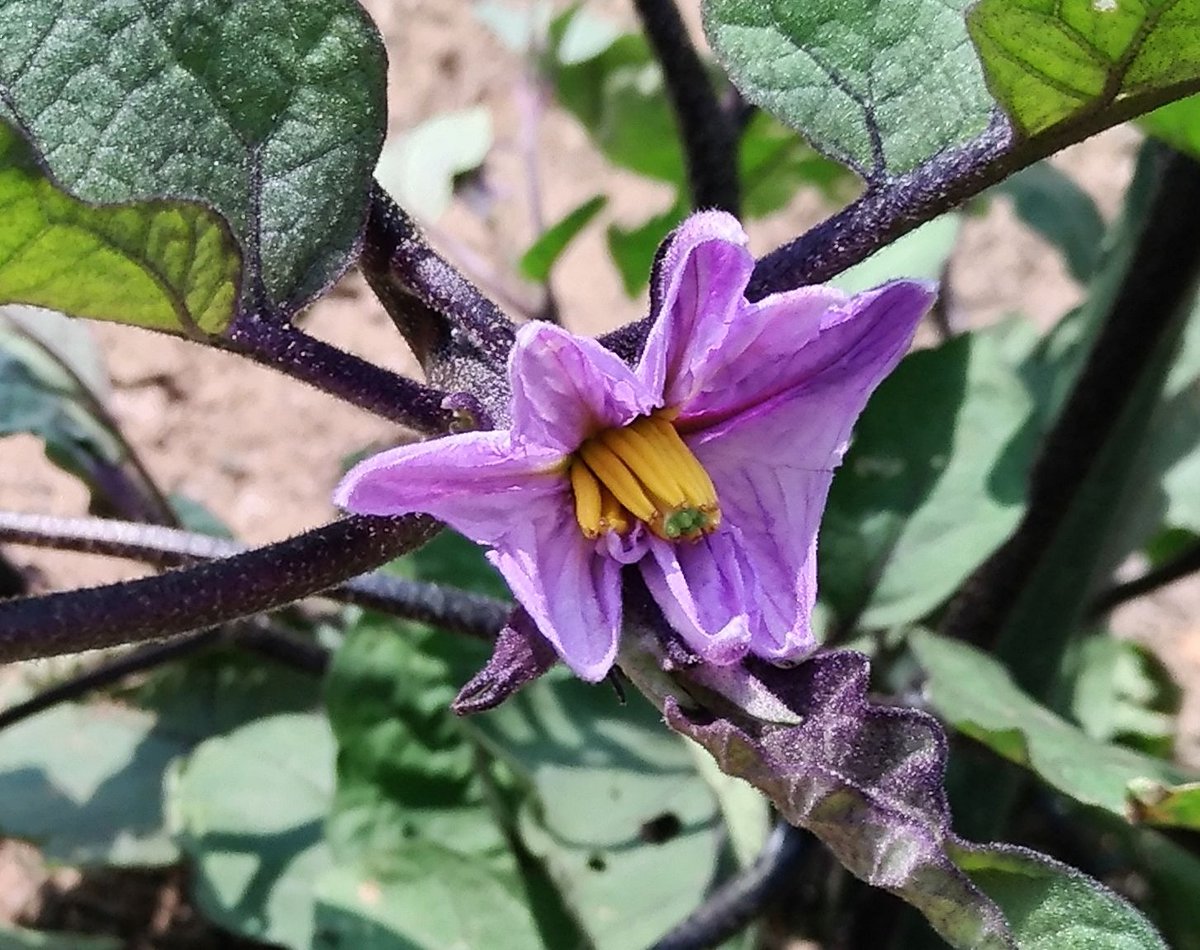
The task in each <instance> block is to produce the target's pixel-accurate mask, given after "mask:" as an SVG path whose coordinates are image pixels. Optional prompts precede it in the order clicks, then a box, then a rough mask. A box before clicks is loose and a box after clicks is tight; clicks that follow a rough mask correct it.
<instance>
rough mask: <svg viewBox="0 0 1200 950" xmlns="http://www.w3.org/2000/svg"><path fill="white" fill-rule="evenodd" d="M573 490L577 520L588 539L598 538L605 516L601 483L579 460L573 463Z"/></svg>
mask: <svg viewBox="0 0 1200 950" xmlns="http://www.w3.org/2000/svg"><path fill="white" fill-rule="evenodd" d="M571 488H572V489H573V490H574V493H575V520H577V521H578V522H579V527H580V528H582V529H583V533H584V534H585V535H586V536H587V537H589V538H594V537H597V536H598V535H599V534H600V531H601V529H602V528H603V526H604V515H605V512H604V506H603V499H602V496H601V493H600V482H598V481H597V480H596V476H595V475H593V474H592V473H591V471H590V470H589V469H588V467H587V466H586V465H585V464H584V463H583V462H581V461H580V460H579V459H576V460H575V461H573V462H572V463H571ZM605 494H607V492H606V493H605ZM610 497H611V496H610Z"/></svg>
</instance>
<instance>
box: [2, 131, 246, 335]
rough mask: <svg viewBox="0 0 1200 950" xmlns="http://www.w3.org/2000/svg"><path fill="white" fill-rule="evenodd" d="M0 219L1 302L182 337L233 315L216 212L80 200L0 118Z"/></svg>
mask: <svg viewBox="0 0 1200 950" xmlns="http://www.w3.org/2000/svg"><path fill="white" fill-rule="evenodd" d="M0 214H2V215H3V216H4V221H5V226H4V229H3V231H0V302H13V303H25V304H33V305H36V306H39V307H48V308H51V309H53V310H61V311H63V312H64V313H69V314H71V315H72V316H76V317H90V318H92V319H96V320H115V321H118V322H121V323H133V324H136V325H138V326H144V327H150V328H151V329H155V330H167V331H171V332H175V333H182V334H185V335H188V336H204V335H208V334H219V333H220V332H221V331H222V330H224V329H225V327H226V326H227V325H228V324H229V321H230V320H231V319H232V317H233V308H234V304H235V302H236V297H237V288H238V277H239V271H240V269H241V260H240V257H239V254H238V250H237V246H236V244H235V242H234V240H233V238H232V237H231V235H230V234H229V231H228V229H227V228H226V226H225V223H224V222H223V221H222V220H221V219H220V217H219V216H217V215H216V214H214V213H213V212H212V211H210V210H208V209H207V208H204V207H201V206H200V205H196V204H186V203H183V202H172V203H164V202H159V201H155V202H147V201H144V202H141V203H136V204H127V205H123V206H119V207H111V206H109V207H94V206H91V205H88V204H85V203H84V202H82V201H80V200H78V199H76V198H72V197H71V196H69V195H67V194H65V193H64V192H63V191H61V190H60V189H59V188H58V187H57V186H56V185H55V184H54V183H53V182H51V181H50V179H49V178H47V177H46V175H45V173H44V172H42V170H41V169H40V168H38V166H37V165H36V164H35V163H34V161H33V158H32V154H31V152H30V150H29V147H28V146H27V145H26V144H25V142H24V140H22V139H21V137H20V136H19V135H18V134H17V133H16V132H14V131H13V130H12V129H10V128H9V127H8V126H7V125H6V124H4V123H3V122H0Z"/></svg>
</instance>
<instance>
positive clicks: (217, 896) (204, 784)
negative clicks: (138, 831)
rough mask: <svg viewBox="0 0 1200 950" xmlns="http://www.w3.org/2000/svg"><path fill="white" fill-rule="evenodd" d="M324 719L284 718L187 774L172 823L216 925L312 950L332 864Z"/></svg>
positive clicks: (176, 785) (197, 756)
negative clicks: (325, 829) (321, 892)
mask: <svg viewBox="0 0 1200 950" xmlns="http://www.w3.org/2000/svg"><path fill="white" fill-rule="evenodd" d="M333 759H334V746H333V737H332V736H331V735H330V732H329V727H328V726H327V724H326V723H325V720H324V718H323V717H320V716H315V715H300V714H291V715H280V716H272V717H269V718H266V719H260V720H258V721H256V722H253V723H250V724H248V725H246V726H242V727H241V728H239V729H235V730H234V731H233V732H231V733H229V734H228V735H225V736H220V737H218V738H213V739H209V740H208V741H206V742H204V743H202V744H201V745H200V746H199V747H198V748H197V749H196V750H195V752H193V753H192V755H191V756H190V757H189V758H188V760H187V762H186V764H185V765H184V766H183V768H181V769H180V770H179V771H178V774H177V775H176V776H175V780H174V782H173V783H172V787H171V813H172V817H173V822H174V825H175V827H176V829H177V831H178V835H179V840H180V843H181V846H182V847H183V850H184V852H185V853H186V854H187V855H188V857H189V858H190V859H191V862H192V868H193V873H194V878H193V890H194V898H195V900H196V902H197V904H198V905H199V907H200V908H201V910H202V911H203V912H204V914H205V915H206V916H207V917H208V918H209V919H211V920H212V921H213V922H214V923H217V924H219V925H220V926H222V927H225V928H226V929H228V930H231V931H233V932H235V933H238V934H242V935H243V936H247V937H250V938H252V939H256V940H264V941H268V942H271V943H282V944H284V945H285V946H288V947H308V946H310V945H311V943H312V940H313V936H314V913H315V906H314V901H315V897H314V891H315V887H316V882H317V880H318V879H319V878H320V877H321V876H322V875H323V874H324V873H325V871H326V870H327V869H328V868H329V867H330V866H331V864H332V857H331V855H330V852H329V849H328V847H327V846H326V845H325V843H324V841H323V839H322V835H321V826H322V822H323V821H324V819H325V812H326V810H327V809H328V807H329V802H330V799H331V797H332V794H333Z"/></svg>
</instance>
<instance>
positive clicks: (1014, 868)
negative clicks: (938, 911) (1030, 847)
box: [948, 845, 1167, 950]
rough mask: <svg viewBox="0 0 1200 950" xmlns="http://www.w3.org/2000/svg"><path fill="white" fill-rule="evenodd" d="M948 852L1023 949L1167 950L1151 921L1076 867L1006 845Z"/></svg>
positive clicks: (969, 846) (953, 849)
mask: <svg viewBox="0 0 1200 950" xmlns="http://www.w3.org/2000/svg"><path fill="white" fill-rule="evenodd" d="M948 850H949V851H950V854H951V857H952V858H953V859H954V861H955V863H956V864H957V865H958V866H959V867H960V868H962V870H963V871H965V872H966V873H967V875H968V876H969V877H970V878H971V881H972V883H974V884H975V886H976V887H978V888H979V889H980V890H982V891H983V892H984V893H985V894H986V895H987V896H988V897H990V898H991V899H992V900H993V901H995V902H996V903H997V904H999V905H1000V909H1001V910H1002V911H1003V912H1004V917H1005V920H1007V921H1008V925H1009V927H1010V928H1011V930H1012V934H1013V937H1014V938H1015V940H1016V946H1017V948H1018V950H1151V948H1154V947H1161V948H1163V950H1166V946H1167V945H1166V944H1165V943H1164V942H1163V939H1162V937H1160V936H1159V934H1158V933H1157V931H1155V929H1154V928H1153V927H1152V926H1151V925H1150V923H1149V921H1147V920H1146V918H1144V917H1143V916H1142V915H1141V914H1139V913H1138V912H1137V911H1136V910H1135V909H1134V908H1133V907H1132V906H1131V905H1130V904H1128V903H1126V902H1125V901H1124V900H1122V899H1121V898H1120V897H1118V896H1117V895H1116V894H1114V893H1113V892H1112V891H1110V890H1108V889H1107V888H1106V887H1104V886H1102V885H1100V884H1097V883H1096V882H1095V881H1093V880H1091V879H1090V878H1088V877H1087V876H1086V875H1083V874H1080V873H1079V872H1078V871H1076V870H1075V869H1074V868H1070V867H1067V866H1066V865H1065V864H1059V863H1058V862H1057V861H1052V860H1050V859H1049V858H1046V857H1045V856H1043V855H1040V854H1035V853H1034V852H1032V851H1027V850H1025V849H1024V848H1015V847H1011V846H1005V845H991V846H982V845H965V846H957V847H956V846H954V845H951V847H950V848H949V849H948Z"/></svg>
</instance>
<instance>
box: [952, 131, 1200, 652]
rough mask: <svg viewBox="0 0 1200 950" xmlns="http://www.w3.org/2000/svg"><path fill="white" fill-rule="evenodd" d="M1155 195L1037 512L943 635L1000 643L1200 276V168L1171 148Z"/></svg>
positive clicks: (956, 609) (1060, 437)
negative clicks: (1044, 557)
mask: <svg viewBox="0 0 1200 950" xmlns="http://www.w3.org/2000/svg"><path fill="white" fill-rule="evenodd" d="M1161 158H1162V163H1161V171H1160V175H1159V180H1158V182H1157V183H1156V187H1155V193H1154V195H1153V198H1152V199H1151V203H1150V205H1149V208H1148V210H1147V212H1146V216H1145V219H1144V221H1143V222H1142V227H1141V232H1140V235H1139V236H1138V238H1137V243H1136V246H1135V248H1134V250H1133V254H1132V257H1131V259H1130V261H1129V263H1128V267H1127V269H1126V271H1125V274H1124V276H1123V278H1122V283H1121V286H1120V289H1119V290H1118V291H1117V293H1116V295H1115V296H1114V298H1113V300H1112V303H1111V306H1110V309H1109V312H1108V314H1107V316H1106V319H1105V321H1104V324H1103V326H1102V327H1101V328H1100V331H1099V334H1098V336H1097V337H1096V340H1095V343H1094V344H1093V346H1092V349H1091V351H1090V353H1089V354H1088V357H1087V362H1086V363H1085V365H1084V367H1083V369H1082V370H1081V372H1080V374H1079V376H1078V378H1077V379H1076V381H1075V385H1074V387H1073V388H1072V390H1071V394H1070V396H1069V398H1068V399H1067V402H1066V404H1065V405H1064V406H1063V409H1062V412H1061V413H1060V415H1059V417H1058V420H1057V421H1056V423H1055V424H1054V427H1053V428H1052V429H1051V430H1050V432H1049V433H1048V434H1047V435H1046V438H1045V440H1044V443H1043V447H1042V451H1041V454H1040V455H1039V457H1038V459H1037V462H1036V463H1035V465H1034V468H1033V471H1032V472H1031V474H1030V479H1029V504H1028V506H1027V507H1026V510H1025V515H1024V517H1023V518H1022V520H1021V523H1020V524H1019V525H1018V526H1017V528H1016V530H1015V531H1014V532H1013V534H1012V535H1011V536H1010V537H1009V539H1008V540H1007V541H1006V542H1005V543H1004V544H1003V545H1002V546H1001V547H1000V548H999V549H998V550H997V551H996V552H995V553H994V554H993V555H992V556H991V557H990V558H988V560H987V561H985V562H984V563H983V565H981V566H980V567H979V568H978V569H977V570H976V571H975V573H974V574H973V575H972V576H971V577H970V578H969V579H968V580H967V582H966V583H965V584H964V586H963V588H962V590H961V591H960V593H959V595H958V596H957V597H956V598H955V600H954V601H953V602H952V603H951V605H950V607H949V608H948V609H947V612H946V616H945V618H944V620H943V625H942V630H943V632H944V633H945V634H946V635H948V636H953V637H957V638H959V639H964V640H968V641H970V642H972V643H976V644H980V645H990V644H992V643H994V641H995V639H996V637H997V636H998V635H999V634H1000V631H1001V630H1002V629H1003V628H1004V626H1005V623H1006V620H1007V618H1008V616H1009V614H1010V611H1011V610H1012V609H1013V607H1014V605H1015V604H1016V603H1017V601H1018V598H1019V595H1020V594H1021V592H1022V591H1023V590H1024V588H1025V587H1026V586H1027V585H1028V584H1029V583H1030V580H1031V579H1032V578H1033V577H1034V575H1035V574H1036V573H1037V571H1038V570H1039V569H1040V567H1041V561H1042V557H1041V555H1042V552H1044V551H1045V550H1046V549H1047V548H1048V546H1049V545H1050V543H1051V542H1052V540H1053V538H1054V537H1055V535H1056V534H1057V532H1058V530H1059V528H1060V526H1061V525H1062V524H1063V522H1064V519H1065V517H1066V515H1067V513H1068V512H1069V511H1070V509H1071V506H1072V501H1073V499H1074V498H1075V496H1076V494H1077V493H1078V492H1079V490H1080V488H1081V486H1082V485H1083V484H1084V482H1085V481H1086V480H1087V478H1088V477H1089V475H1090V473H1091V472H1092V470H1093V468H1094V466H1095V465H1096V463H1097V461H1098V459H1099V458H1100V456H1101V453H1102V451H1103V449H1104V446H1105V443H1106V442H1107V440H1108V438H1109V436H1110V434H1111V432H1112V430H1113V428H1114V427H1115V426H1116V425H1117V424H1118V422H1119V420H1120V418H1121V415H1122V412H1123V410H1124V409H1125V407H1126V406H1127V405H1128V403H1129V399H1130V398H1131V396H1132V394H1133V393H1134V392H1135V390H1136V389H1137V382H1138V379H1139V377H1140V376H1141V375H1142V374H1143V373H1144V372H1145V368H1146V366H1147V364H1148V362H1149V361H1150V360H1151V359H1152V358H1153V357H1154V354H1155V352H1156V350H1157V348H1158V343H1159V341H1160V340H1161V339H1162V338H1163V335H1164V334H1165V333H1166V332H1167V331H1168V330H1169V329H1170V327H1171V326H1172V324H1173V321H1174V320H1175V319H1176V314H1178V312H1179V311H1180V308H1181V307H1183V306H1184V305H1185V304H1186V303H1187V302H1188V301H1189V300H1190V299H1191V297H1192V294H1193V293H1194V291H1195V287H1196V280H1197V273H1198V270H1200V217H1198V216H1197V214H1196V209H1197V208H1200V165H1197V164H1196V163H1195V162H1194V161H1192V160H1191V159H1190V158H1187V157H1185V156H1183V155H1180V154H1179V153H1177V152H1172V151H1170V150H1168V149H1166V148H1165V147H1162V156H1161Z"/></svg>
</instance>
